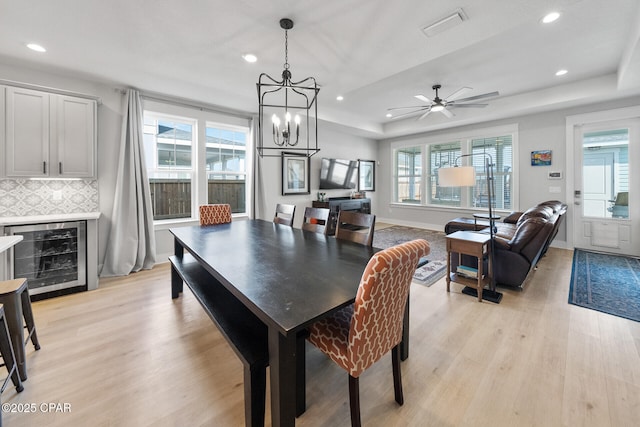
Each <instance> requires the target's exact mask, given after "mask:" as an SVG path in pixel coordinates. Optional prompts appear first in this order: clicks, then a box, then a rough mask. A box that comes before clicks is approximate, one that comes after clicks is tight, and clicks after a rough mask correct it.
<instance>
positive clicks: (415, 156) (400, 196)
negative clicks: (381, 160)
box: [394, 147, 422, 203]
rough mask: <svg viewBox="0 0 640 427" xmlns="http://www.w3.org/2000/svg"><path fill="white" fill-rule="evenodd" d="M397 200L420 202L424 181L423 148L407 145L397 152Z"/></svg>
mask: <svg viewBox="0 0 640 427" xmlns="http://www.w3.org/2000/svg"><path fill="white" fill-rule="evenodd" d="M394 164H395V174H394V175H395V184H396V185H395V187H396V191H395V194H396V201H397V202H401V203H420V202H421V201H422V196H421V191H420V188H421V183H422V148H421V147H406V148H402V149H400V150H397V151H396V153H395V162H394Z"/></svg>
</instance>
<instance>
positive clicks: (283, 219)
mask: <svg viewBox="0 0 640 427" xmlns="http://www.w3.org/2000/svg"><path fill="white" fill-rule="evenodd" d="M295 213H296V205H285V204H281V203H278V204H277V205H276V213H275V215H274V217H273V222H275V223H276V224H282V225H288V226H289V227H293V216H294V215H295Z"/></svg>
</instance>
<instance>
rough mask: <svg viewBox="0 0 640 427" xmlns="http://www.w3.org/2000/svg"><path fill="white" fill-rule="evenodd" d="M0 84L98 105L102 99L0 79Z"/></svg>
mask: <svg viewBox="0 0 640 427" xmlns="http://www.w3.org/2000/svg"><path fill="white" fill-rule="evenodd" d="M0 84H2V85H7V86H14V87H19V88H22V89H32V90H41V91H45V92H51V93H55V94H57V95H66V96H75V97H76V98H85V99H92V100H94V101H96V102H97V103H98V104H102V99H101V98H100V97H98V96H95V95H87V94H86V93H80V92H73V91H70V90H65V89H58V88H55V87H49V86H41V85H36V84H31V83H23V82H16V81H13V80H4V79H0Z"/></svg>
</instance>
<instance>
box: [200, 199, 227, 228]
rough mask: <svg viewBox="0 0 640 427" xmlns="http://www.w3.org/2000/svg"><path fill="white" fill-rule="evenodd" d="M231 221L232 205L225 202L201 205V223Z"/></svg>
mask: <svg viewBox="0 0 640 427" xmlns="http://www.w3.org/2000/svg"><path fill="white" fill-rule="evenodd" d="M228 222H231V205H229V204H225V203H219V204H213V205H201V206H200V225H215V224H226V223H228Z"/></svg>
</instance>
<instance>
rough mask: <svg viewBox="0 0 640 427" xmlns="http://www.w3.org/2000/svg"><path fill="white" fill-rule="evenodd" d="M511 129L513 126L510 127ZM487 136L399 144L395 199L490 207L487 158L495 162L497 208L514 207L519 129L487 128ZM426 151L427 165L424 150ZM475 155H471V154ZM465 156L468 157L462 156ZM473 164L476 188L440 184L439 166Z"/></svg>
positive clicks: (445, 204) (495, 204) (495, 205)
mask: <svg viewBox="0 0 640 427" xmlns="http://www.w3.org/2000/svg"><path fill="white" fill-rule="evenodd" d="M509 130H511V129H509ZM487 132H488V133H489V136H486V137H466V138H452V139H449V138H439V139H440V140H439V141H438V140H434V141H427V142H425V143H424V144H423V145H420V146H410V147H398V148H395V149H394V150H393V153H394V154H393V155H394V164H395V174H394V185H395V202H397V203H411V204H420V205H425V206H454V207H461V208H486V207H487V206H488V203H487V201H488V191H487V189H488V186H487V176H486V168H485V161H486V160H487V159H490V161H491V162H493V165H494V166H493V174H494V190H495V193H494V194H493V203H492V205H493V207H494V208H496V209H504V210H509V209H512V208H513V197H512V182H513V173H514V171H513V158H514V153H513V139H514V135H515V131H512V132H506V129H500V130H499V132H498V130H497V129H496V131H495V133H494V132H493V131H487ZM443 139H444V141H443ZM423 152H424V153H425V156H424V157H425V162H424V167H423V165H422V161H421V160H422V153H423ZM468 154H471V156H467V155H468ZM461 156H465V157H462V158H461ZM455 165H458V166H461V165H473V166H474V167H475V170H476V184H475V186H473V187H469V188H464V187H443V186H440V185H439V183H438V169H440V168H445V167H452V166H455ZM422 177H425V180H424V181H425V182H424V187H425V194H426V198H424V199H423V198H422V197H421V182H422V179H421V178H422Z"/></svg>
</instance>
